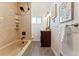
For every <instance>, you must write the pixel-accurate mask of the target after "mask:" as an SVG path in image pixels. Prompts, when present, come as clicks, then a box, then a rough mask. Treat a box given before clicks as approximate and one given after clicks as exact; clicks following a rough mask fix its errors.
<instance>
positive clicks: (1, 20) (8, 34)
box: [0, 2, 17, 46]
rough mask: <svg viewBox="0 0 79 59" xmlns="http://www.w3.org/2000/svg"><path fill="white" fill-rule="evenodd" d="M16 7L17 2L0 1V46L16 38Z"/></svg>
mask: <svg viewBox="0 0 79 59" xmlns="http://www.w3.org/2000/svg"><path fill="white" fill-rule="evenodd" d="M16 7H17V3H8V2H7V3H2V2H1V3H0V46H2V45H4V44H6V43H9V42H10V41H13V40H16V31H15V13H16V10H17V8H16Z"/></svg>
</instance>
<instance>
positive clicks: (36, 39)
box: [32, 39, 40, 41]
mask: <svg viewBox="0 0 79 59" xmlns="http://www.w3.org/2000/svg"><path fill="white" fill-rule="evenodd" d="M32 41H40V39H32Z"/></svg>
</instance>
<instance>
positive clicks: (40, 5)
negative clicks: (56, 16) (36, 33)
mask: <svg viewBox="0 0 79 59" xmlns="http://www.w3.org/2000/svg"><path fill="white" fill-rule="evenodd" d="M50 5H51V3H49V2H33V3H32V16H44V15H46V13H47V12H48V11H49V9H50Z"/></svg>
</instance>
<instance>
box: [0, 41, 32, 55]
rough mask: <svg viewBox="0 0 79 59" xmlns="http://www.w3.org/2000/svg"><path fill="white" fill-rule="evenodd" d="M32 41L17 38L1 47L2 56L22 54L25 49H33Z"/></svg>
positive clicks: (0, 53)
mask: <svg viewBox="0 0 79 59" xmlns="http://www.w3.org/2000/svg"><path fill="white" fill-rule="evenodd" d="M31 42H32V40H27V41H22V40H17V41H13V42H10V43H9V44H7V45H5V46H3V47H0V56H22V55H23V53H24V52H25V51H27V50H30V49H31ZM27 52H28V51H27ZM27 52H26V53H27Z"/></svg>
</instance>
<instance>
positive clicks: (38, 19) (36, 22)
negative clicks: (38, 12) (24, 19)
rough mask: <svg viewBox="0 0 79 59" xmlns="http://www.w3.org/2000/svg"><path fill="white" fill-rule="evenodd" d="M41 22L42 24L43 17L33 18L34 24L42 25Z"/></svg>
mask: <svg viewBox="0 0 79 59" xmlns="http://www.w3.org/2000/svg"><path fill="white" fill-rule="evenodd" d="M41 22H42V17H41V16H33V17H32V23H34V24H40V23H41Z"/></svg>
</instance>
